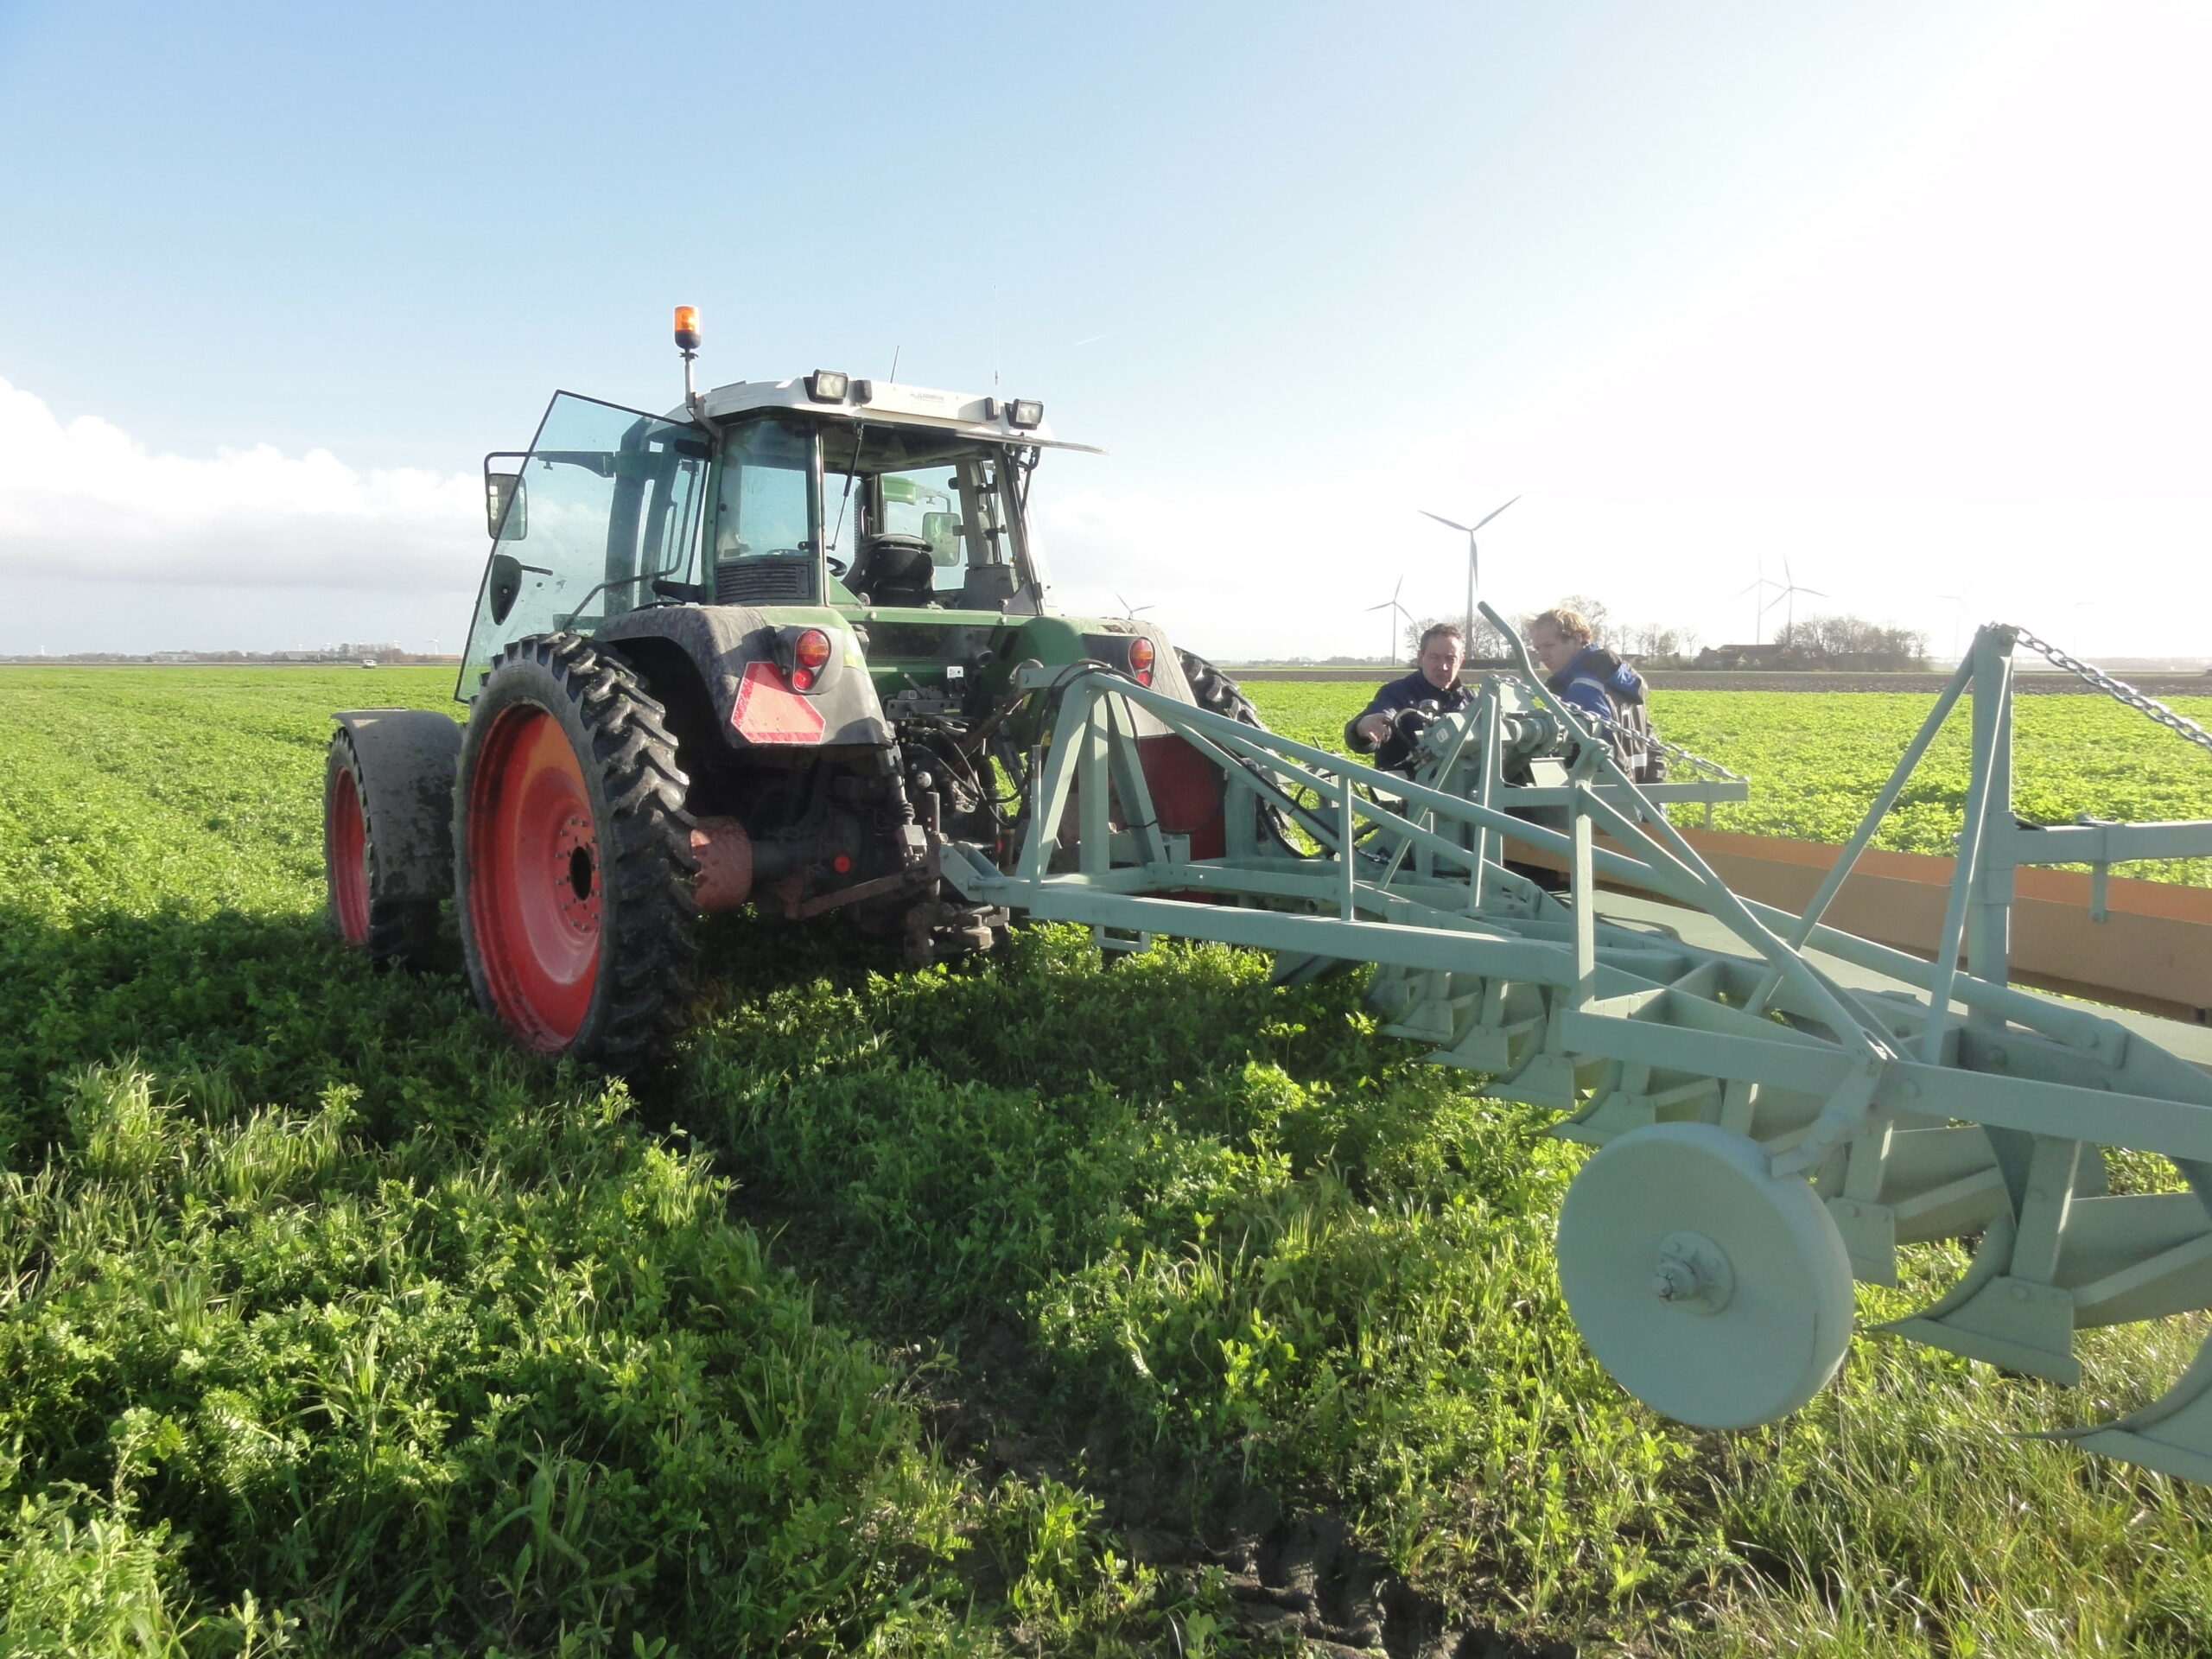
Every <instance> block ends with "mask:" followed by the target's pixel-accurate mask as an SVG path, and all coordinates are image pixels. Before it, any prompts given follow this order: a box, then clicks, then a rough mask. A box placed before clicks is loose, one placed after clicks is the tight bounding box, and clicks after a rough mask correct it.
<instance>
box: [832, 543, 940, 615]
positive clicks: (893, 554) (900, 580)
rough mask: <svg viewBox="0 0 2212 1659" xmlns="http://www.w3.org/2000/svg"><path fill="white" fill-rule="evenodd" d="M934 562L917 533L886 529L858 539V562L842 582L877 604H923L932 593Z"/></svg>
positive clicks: (935, 571)
mask: <svg viewBox="0 0 2212 1659" xmlns="http://www.w3.org/2000/svg"><path fill="white" fill-rule="evenodd" d="M936 581H937V564H936V562H935V561H934V560H933V559H931V556H930V544H929V543H927V542H925V541H924V540H923V539H922V538H921V537H918V536H909V535H906V534H905V533H904V532H902V531H885V532H884V533H883V534H882V535H880V536H871V537H868V540H866V541H865V542H863V543H861V556H860V559H859V562H858V563H855V565H854V567H853V573H852V575H849V577H847V578H846V580H845V586H846V587H847V588H850V589H851V590H852V591H853V592H854V593H856V594H867V595H868V597H869V598H870V599H872V600H874V601H875V602H876V603H877V604H878V605H926V604H928V603H929V602H930V601H931V599H932V598H934V597H935V584H936Z"/></svg>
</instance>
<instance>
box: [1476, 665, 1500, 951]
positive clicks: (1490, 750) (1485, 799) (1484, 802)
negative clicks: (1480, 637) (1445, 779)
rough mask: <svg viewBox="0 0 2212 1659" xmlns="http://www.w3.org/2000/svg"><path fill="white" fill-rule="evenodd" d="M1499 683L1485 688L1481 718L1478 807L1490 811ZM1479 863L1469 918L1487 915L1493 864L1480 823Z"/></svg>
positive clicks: (1497, 763) (1494, 788)
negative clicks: (1488, 878) (1485, 896)
mask: <svg viewBox="0 0 2212 1659" xmlns="http://www.w3.org/2000/svg"><path fill="white" fill-rule="evenodd" d="M1497 695H1498V693H1497V681H1496V680H1491V681H1490V682H1489V683H1487V684H1485V685H1484V687H1483V701H1482V709H1481V712H1480V713H1479V715H1478V716H1477V718H1478V719H1479V720H1480V721H1482V723H1483V758H1482V775H1481V777H1480V779H1478V781H1477V783H1476V785H1475V804H1476V805H1478V806H1480V807H1483V808H1485V809H1487V808H1489V807H1491V805H1493V804H1494V803H1495V801H1496V798H1497V782H1498V776H1499V767H1500V766H1501V765H1502V761H1501V760H1500V758H1499V755H1498V753H1497V733H1498V709H1497ZM1474 842H1475V849H1474V850H1475V861H1474V867H1473V868H1471V869H1470V870H1469V871H1468V872H1467V914H1468V915H1470V916H1479V915H1481V914H1482V913H1483V889H1484V887H1485V886H1487V885H1488V884H1487V882H1486V881H1485V880H1484V874H1483V872H1484V867H1485V866H1486V865H1488V864H1489V862H1490V849H1491V831H1490V829H1489V828H1488V826H1487V825H1484V824H1483V823H1477V824H1476V825H1475V827H1474ZM1504 855H1505V849H1504V845H1503V841H1502V840H1501V842H1500V843H1499V847H1498V856H1499V857H1500V859H1503V857H1504Z"/></svg>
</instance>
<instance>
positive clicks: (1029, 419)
mask: <svg viewBox="0 0 2212 1659" xmlns="http://www.w3.org/2000/svg"><path fill="white" fill-rule="evenodd" d="M1006 421H1007V425H1008V426H1014V427H1019V428H1020V429H1021V430H1023V431H1024V432H1027V431H1029V430H1031V429H1033V428H1036V427H1039V426H1042V425H1044V424H1045V405H1044V404H1040V403H1039V402H1038V401H1037V400H1036V399H1035V398H1034V397H1017V398H1015V399H1014V401H1013V402H1012V403H1010V404H1007V406H1006Z"/></svg>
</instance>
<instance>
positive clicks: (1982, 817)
mask: <svg viewBox="0 0 2212 1659" xmlns="http://www.w3.org/2000/svg"><path fill="white" fill-rule="evenodd" d="M2000 639H2001V644H2002V647H2003V649H2002V651H2001V652H1999V643H2000ZM2011 672H2012V636H2011V635H2010V634H2003V635H2001V636H2000V635H1999V632H1996V631H1994V630H1992V629H1989V628H1984V629H1983V630H1981V632H1979V633H1977V634H1975V635H1974V760H1973V766H1974V771H1973V774H1972V781H1971V782H1969V783H1968V784H1967V821H1966V826H1965V828H1964V829H1961V831H1960V834H1959V855H1958V858H1957V860H1956V861H1955V862H1954V864H1953V865H1952V870H1951V892H1950V896H1949V898H1948V899H1946V900H1945V901H1944V905H1943V931H1942V934H1941V935H1940V936H1939V937H1938V938H1937V940H1936V971H1935V974H1934V976H1933V977H1932V978H1931V979H1930V980H1929V986H1928V1023H1927V1025H1926V1026H1925V1027H1923V1028H1922V1030H1921V1033H1920V1058H1921V1059H1922V1060H1923V1062H1924V1063H1925V1064H1927V1065H1942V1063H1943V1036H1944V1033H1945V1032H1947V1031H1948V1029H1949V1028H1950V1023H1951V987H1952V985H1953V983H1954V982H1955V981H1956V980H1957V978H1958V975H1959V948H1960V944H1961V941H1962V939H1968V938H1972V937H1974V936H1970V935H1969V934H1968V932H1967V930H1968V927H1969V925H1970V924H1972V923H1973V922H1974V921H1975V920H1976V918H1977V913H1978V895H1980V894H1981V893H1983V892H1984V891H1985V889H1984V887H1983V886H1982V858H1983V855H1985V853H1986V851H1987V850H1988V847H1989V842H1990V841H1991V836H1990V834H1989V829H1990V811H1991V805H1992V802H1993V798H1994V797H1995V795H1996V794H1997V792H1998V791H1999V790H2001V791H2002V792H2003V794H2004V798H2005V813H2006V817H2005V825H2004V829H2005V831H2006V832H2008V833H2009V832H2010V830H2011V829H2012V818H2011V812H2012V778H2011V773H2010V771H2009V769H2006V770H2005V771H2004V772H1999V768H1998V766H1996V764H1995V749H1996V745H1997V743H1998V742H1999V739H2000V738H2004V739H2007V740H2009V738H2010V736H2011V732H2012V728H2011V725H2010V722H2009V721H2005V720H2002V719H2000V718H1999V714H1998V709H1997V703H1998V702H2010V700H2011V697H2012V681H2011V677H2010V676H2011ZM2008 758H2009V757H2008ZM2008 850H2009V849H2008ZM2011 892H2012V870H2011V868H2010V866H2009V865H2008V866H2007V867H2006V869H2005V906H2001V907H2000V912H1999V917H1998V929H1999V932H1998V949H1999V958H1998V961H1997V963H1996V966H1997V981H1996V982H1997V983H1998V984H1999V985H2002V984H2004V983H2005V963H2004V960H2003V948H2004V934H2003V930H2004V925H2005V921H2006V920H2007V919H2008V918H2009V917H2010V914H2011V910H2010V904H2011ZM1983 926H1984V929H1985V933H1986V922H1985V923H1984V924H1983ZM1982 949H1983V954H1982V957H1980V960H1976V959H1975V958H1974V957H1973V955H1972V951H1971V946H1970V947H1969V955H1968V962H1967V971H1968V972H1970V973H1972V974H1974V976H1976V977H1977V978H1980V977H1982V972H1981V969H1982V968H1983V966H1984V965H1986V963H1987V961H1988V957H1987V941H1986V937H1985V938H1983V940H1982ZM1969 1017H1970V1018H1973V1019H1975V1020H1980V1019H1982V1018H1983V1016H1980V1015H1969ZM1998 1023H1999V1024H2002V1023H2003V1020H2002V1016H2001V1015H2000V1016H1998Z"/></svg>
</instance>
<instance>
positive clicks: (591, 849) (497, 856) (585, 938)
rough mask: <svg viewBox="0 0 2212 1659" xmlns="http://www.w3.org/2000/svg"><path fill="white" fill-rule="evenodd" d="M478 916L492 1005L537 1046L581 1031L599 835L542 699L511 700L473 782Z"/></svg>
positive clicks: (471, 826) (593, 948)
mask: <svg viewBox="0 0 2212 1659" xmlns="http://www.w3.org/2000/svg"><path fill="white" fill-rule="evenodd" d="M467 837H468V870H469V880H468V916H469V923H470V926H471V931H473V933H474V937H475V941H476V956H477V959H478V961H479V962H480V963H481V964H482V967H483V971H484V982H485V985H486V989H488V990H489V992H490V993H491V997H492V1004H493V1007H495V1008H497V1009H498V1010H499V1016H500V1018H502V1019H503V1020H505V1021H506V1022H507V1025H508V1027H510V1028H511V1029H512V1031H513V1032H514V1033H516V1035H518V1037H520V1038H521V1039H523V1040H524V1042H526V1043H528V1044H529V1045H530V1046H531V1047H533V1048H537V1049H541V1050H543V1051H544V1052H548V1053H550V1052H556V1051H557V1050H559V1049H562V1048H565V1047H567V1046H568V1045H569V1042H570V1041H571V1040H572V1039H574V1038H575V1034H576V1032H577V1030H578V1028H579V1027H582V1024H583V1022H584V1015H585V1014H586V1013H587V1012H588V1011H589V1009H590V1007H591V996H592V991H593V989H594V988H595V987H596V986H597V985H598V983H599V932H600V868H599V836H598V833H597V831H596V830H595V829H594V826H593V823H592V811H591V794H590V791H588V789H587V788H586V787H585V785H584V774H583V768H582V766H579V765H577V763H576V756H575V750H573V749H572V748H570V747H569V738H568V734H567V733H565V732H563V730H562V729H561V722H560V721H557V720H556V719H554V718H553V716H552V715H550V714H548V713H546V712H545V710H544V709H534V708H529V707H524V706H518V707H516V708H512V709H505V710H503V711H502V712H501V713H500V714H499V715H496V716H495V717H494V718H493V722H492V728H491V730H490V731H488V732H486V734H484V747H483V748H482V750H481V751H480V753H478V755H477V758H476V766H475V768H474V771H473V772H471V773H470V775H469V785H468V829H467Z"/></svg>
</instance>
